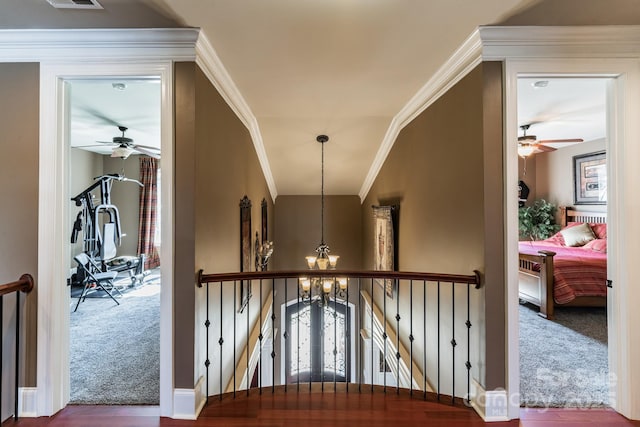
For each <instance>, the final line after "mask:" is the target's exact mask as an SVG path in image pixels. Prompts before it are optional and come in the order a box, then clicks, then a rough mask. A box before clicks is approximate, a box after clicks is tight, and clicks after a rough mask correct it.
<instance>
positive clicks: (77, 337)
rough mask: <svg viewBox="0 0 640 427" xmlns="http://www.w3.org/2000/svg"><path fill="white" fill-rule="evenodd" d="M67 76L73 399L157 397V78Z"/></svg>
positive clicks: (114, 401) (110, 401) (112, 401)
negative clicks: (77, 77) (84, 77)
mask: <svg viewBox="0 0 640 427" xmlns="http://www.w3.org/2000/svg"><path fill="white" fill-rule="evenodd" d="M64 84H65V93H66V94H67V96H66V98H65V99H66V102H67V103H68V105H66V107H65V109H66V111H68V112H69V121H68V130H67V135H68V138H67V139H68V143H69V150H68V151H67V152H68V165H69V170H68V177H69V180H68V192H69V195H70V200H69V209H68V212H69V218H68V219H67V222H68V223H69V224H70V229H71V237H70V239H69V247H68V248H69V255H70V256H69V259H70V260H71V265H70V266H69V278H68V281H67V284H68V288H69V296H70V304H69V316H70V318H69V325H70V329H69V371H70V403H71V404H106V405H125V404H148V405H158V404H159V401H160V289H161V283H162V277H161V274H160V255H159V254H160V245H161V240H160V235H161V230H160V223H161V221H160V210H161V199H160V194H161V189H160V185H161V184H160V183H161V180H160V154H161V152H160V146H161V144H160V141H161V125H160V122H161V120H160V119H161V113H160V111H161V81H160V79H159V78H135V77H128V78H126V79H120V78H99V77H98V78H91V79H82V78H79V79H69V80H65V81H64Z"/></svg>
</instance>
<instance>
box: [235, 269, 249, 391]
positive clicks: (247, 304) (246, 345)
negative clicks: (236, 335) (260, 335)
mask: <svg viewBox="0 0 640 427" xmlns="http://www.w3.org/2000/svg"><path fill="white" fill-rule="evenodd" d="M247 286H248V287H247V296H246V298H247V301H246V305H245V307H246V309H247V322H246V323H247V335H246V336H247V339H246V344H245V349H246V353H247V370H246V373H247V374H246V375H247V384H246V386H247V397H248V396H249V389H250V388H251V383H250V379H249V338H250V337H251V329H249V312H250V310H251V304H249V296H250V295H251V281H249V280H247ZM243 297H244V296H243ZM242 303H243V304H245V302H244V301H242ZM234 348H235V346H234ZM235 365H236V364H235V363H234V364H233V366H235Z"/></svg>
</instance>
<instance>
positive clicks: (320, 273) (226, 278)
mask: <svg viewBox="0 0 640 427" xmlns="http://www.w3.org/2000/svg"><path fill="white" fill-rule="evenodd" d="M296 277H354V278H362V279H397V280H424V281H427V282H447V283H466V284H472V285H475V286H476V288H480V285H481V276H480V272H479V271H477V270H475V271H474V274H473V275H463V274H443V273H417V272H409V271H359V270H285V271H251V272H242V273H214V274H204V272H203V270H199V271H198V273H197V284H198V286H199V287H202V285H203V284H204V283H211V282H231V281H239V280H260V279H287V278H296Z"/></svg>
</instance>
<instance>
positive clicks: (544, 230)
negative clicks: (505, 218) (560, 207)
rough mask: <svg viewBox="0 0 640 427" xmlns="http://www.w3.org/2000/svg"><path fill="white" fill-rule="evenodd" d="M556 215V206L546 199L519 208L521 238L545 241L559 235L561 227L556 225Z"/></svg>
mask: <svg viewBox="0 0 640 427" xmlns="http://www.w3.org/2000/svg"><path fill="white" fill-rule="evenodd" d="M555 213H556V206H555V205H554V204H553V203H549V202H547V201H546V200H544V199H538V200H536V201H535V202H533V204H532V205H530V206H524V207H521V208H519V210H518V220H519V231H520V237H521V238H528V239H530V240H544V239H546V238H548V237H550V236H552V235H553V234H554V233H557V232H558V230H559V229H560V226H559V225H558V224H556V218H555Z"/></svg>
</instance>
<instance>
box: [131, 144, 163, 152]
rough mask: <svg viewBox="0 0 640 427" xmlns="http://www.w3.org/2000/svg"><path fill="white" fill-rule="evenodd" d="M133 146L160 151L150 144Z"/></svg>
mask: <svg viewBox="0 0 640 427" xmlns="http://www.w3.org/2000/svg"><path fill="white" fill-rule="evenodd" d="M133 146H134V147H136V148H137V147H141V148H146V149H147V150H156V151H160V148H159V147H152V146H150V145H141V144H134V145H133Z"/></svg>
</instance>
